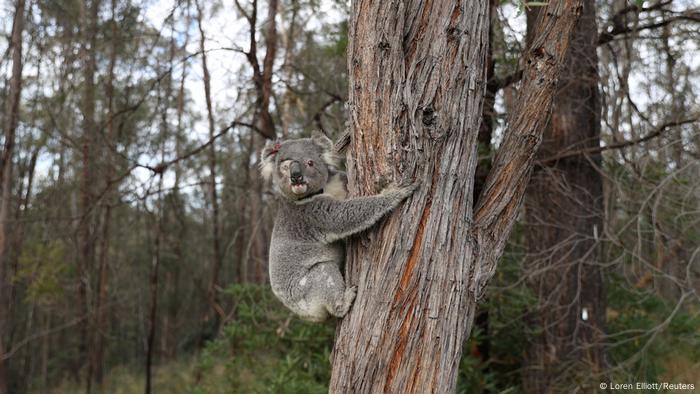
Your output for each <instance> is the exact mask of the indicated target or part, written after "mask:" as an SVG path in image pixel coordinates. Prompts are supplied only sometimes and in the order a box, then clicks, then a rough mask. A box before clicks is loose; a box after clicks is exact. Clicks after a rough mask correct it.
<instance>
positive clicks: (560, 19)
mask: <svg viewBox="0 0 700 394" xmlns="http://www.w3.org/2000/svg"><path fill="white" fill-rule="evenodd" d="M581 10H582V5H581V1H577V0H559V1H550V2H549V3H548V5H547V9H546V10H545V12H542V13H541V14H540V18H539V19H538V23H537V27H538V28H537V31H536V34H535V38H534V40H533V42H532V45H531V47H530V48H529V49H528V50H527V51H526V54H525V56H526V57H525V69H524V71H523V78H524V80H523V82H522V87H521V88H520V89H519V98H518V100H517V103H518V104H517V106H516V107H515V109H514V110H513V111H512V112H511V114H510V116H509V119H508V125H509V127H508V131H507V132H506V135H505V138H504V140H503V143H502V145H501V147H500V148H499V150H498V152H497V153H496V157H495V159H494V162H493V167H492V169H491V171H490V172H489V175H488V178H487V179H486V184H485V186H484V189H483V191H482V193H481V195H480V197H479V199H478V202H477V204H476V209H475V214H474V231H475V235H476V241H477V244H478V245H479V250H480V254H479V255H480V259H481V260H482V261H481V263H482V264H480V269H479V271H478V272H477V278H475V281H474V286H475V287H474V288H473V289H472V290H473V291H474V292H475V293H477V294H480V293H481V291H482V289H483V287H484V286H485V285H486V283H487V281H488V279H489V278H490V277H491V276H492V275H493V272H494V270H495V267H496V260H497V259H498V257H499V256H500V255H501V253H502V252H503V249H504V247H505V244H506V241H507V240H508V234H509V233H510V231H511V228H512V226H513V223H514V222H515V219H516V217H517V210H518V208H519V207H520V205H521V202H522V199H523V195H524V194H525V188H526V187H527V184H528V182H529V180H530V174H531V170H532V167H533V163H534V157H535V153H536V152H537V149H538V147H539V145H540V142H541V140H542V134H543V132H544V126H545V124H546V122H547V119H548V118H549V115H550V113H551V109H552V101H553V98H554V94H555V91H556V87H557V81H558V78H559V75H560V73H561V70H562V66H563V64H564V59H565V55H566V51H567V49H568V47H569V42H570V41H571V36H572V34H573V30H574V27H575V26H576V22H577V20H578V18H579V15H580V14H581Z"/></svg>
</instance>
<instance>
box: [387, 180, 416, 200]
mask: <svg viewBox="0 0 700 394" xmlns="http://www.w3.org/2000/svg"><path fill="white" fill-rule="evenodd" d="M418 186H419V183H418V182H415V183H412V184H409V185H405V186H397V185H396V184H394V183H392V184H390V185H389V186H388V187H387V188H386V189H384V190H382V193H381V194H383V195H386V194H395V195H396V196H397V197H398V198H399V199H400V200H403V199H404V198H407V197H408V196H410V195H411V194H413V192H415V191H416V189H418Z"/></svg>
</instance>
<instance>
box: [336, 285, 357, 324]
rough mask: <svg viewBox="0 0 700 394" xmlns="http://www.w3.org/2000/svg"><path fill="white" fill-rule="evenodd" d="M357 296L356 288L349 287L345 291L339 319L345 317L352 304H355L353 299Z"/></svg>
mask: <svg viewBox="0 0 700 394" xmlns="http://www.w3.org/2000/svg"><path fill="white" fill-rule="evenodd" d="M356 296H357V286H350V287H348V288H347V289H345V295H344V297H343V298H344V299H343V301H344V302H343V310H342V312H341V315H340V316H341V317H342V316H345V315H346V314H347V313H348V311H349V310H350V307H351V306H352V303H353V302H355V297H356Z"/></svg>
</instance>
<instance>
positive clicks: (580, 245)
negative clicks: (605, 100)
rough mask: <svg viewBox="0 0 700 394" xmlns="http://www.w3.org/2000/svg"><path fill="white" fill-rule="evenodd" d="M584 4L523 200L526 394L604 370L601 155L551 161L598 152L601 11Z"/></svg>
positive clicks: (563, 388)
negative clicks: (575, 151) (528, 299)
mask: <svg viewBox="0 0 700 394" xmlns="http://www.w3.org/2000/svg"><path fill="white" fill-rule="evenodd" d="M583 4H584V7H583V14H582V16H581V19H580V20H579V23H578V25H577V27H576V30H575V32H574V36H573V38H572V41H571V45H570V48H569V52H568V54H567V56H566V66H565V68H564V70H563V71H562V76H561V79H560V83H559V87H558V89H557V93H556V104H555V105H554V109H553V112H552V119H551V121H550V123H549V125H548V126H547V127H546V129H545V132H544V140H543V142H542V145H541V147H540V151H539V154H538V157H539V158H540V159H544V161H542V162H541V163H542V164H541V165H540V166H539V167H538V168H537V169H536V171H535V172H534V174H533V177H532V180H531V183H530V185H529V186H528V190H527V194H526V199H525V207H526V209H525V211H526V216H525V218H526V222H527V224H526V229H525V234H526V238H527V246H528V257H527V263H526V272H527V276H528V278H530V279H529V285H530V287H531V288H532V290H533V291H534V293H535V294H536V295H537V296H538V300H539V305H538V306H537V308H538V309H537V310H536V311H534V312H533V315H532V316H531V321H530V324H532V325H533V329H536V330H538V332H539V330H541V333H540V334H538V335H535V337H534V338H532V345H531V346H530V348H529V350H528V351H527V356H526V362H525V368H524V375H523V377H524V379H523V380H524V386H525V392H527V393H550V392H570V391H572V390H573V387H571V386H570V385H571V384H572V382H581V381H583V382H586V380H587V379H581V378H589V377H595V376H596V374H597V373H600V372H601V371H602V370H603V368H602V367H603V363H604V361H603V360H604V353H603V345H602V339H603V336H604V330H605V329H604V325H605V305H606V304H605V295H604V285H603V280H602V274H601V249H600V242H599V240H598V237H599V236H600V235H602V234H603V182H602V178H601V175H600V172H599V171H600V162H601V158H600V154H595V155H591V156H584V155H580V156H573V157H568V158H564V159H561V160H557V161H554V162H551V161H546V158H547V157H552V156H554V155H556V154H557V153H559V152H562V151H565V150H567V149H572V147H573V148H580V149H585V148H591V147H594V148H595V147H598V146H599V144H600V100H599V93H598V57H597V55H596V42H597V33H596V32H597V31H598V30H597V26H596V20H595V3H594V1H593V0H585V1H584V2H583ZM533 22H534V15H528V31H529V32H530V31H531V30H532V29H533V27H534V26H533V25H532V23H533ZM566 371H569V372H566ZM582 371H584V372H583V373H584V375H585V376H583V377H581V376H579V379H576V378H575V377H574V376H573V375H572V374H575V373H579V374H580V373H581V372H582ZM598 379H599V377H595V378H594V380H596V381H598ZM590 389H591V388H590V387H587V388H585V389H584V390H590Z"/></svg>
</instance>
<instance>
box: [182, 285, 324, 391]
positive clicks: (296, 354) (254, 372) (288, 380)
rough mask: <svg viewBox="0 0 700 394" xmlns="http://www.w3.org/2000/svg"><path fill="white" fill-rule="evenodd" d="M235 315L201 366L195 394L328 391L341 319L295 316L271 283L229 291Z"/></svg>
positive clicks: (205, 353) (202, 357)
mask: <svg viewBox="0 0 700 394" xmlns="http://www.w3.org/2000/svg"><path fill="white" fill-rule="evenodd" d="M227 294H228V295H230V296H231V298H232V299H233V300H234V303H235V317H234V318H233V320H232V321H231V322H230V323H229V324H228V325H226V326H225V328H224V329H223V333H222V335H221V336H220V339H217V340H216V341H213V342H210V343H209V344H208V345H207V346H206V348H205V350H204V351H203V352H202V355H201V357H200V358H199V361H198V365H197V366H196V375H197V381H196V383H194V384H193V386H192V388H191V389H192V392H193V393H275V394H276V393H281V394H282V393H289V394H292V393H299V394H302V393H325V392H327V391H328V388H327V384H328V380H329V379H330V351H331V346H332V343H333V333H334V326H335V322H333V321H330V322H328V323H326V324H313V323H307V322H304V321H301V320H299V319H298V318H297V317H295V316H293V315H292V314H291V313H290V312H289V311H288V310H287V309H286V308H285V307H284V306H283V305H282V304H281V303H280V302H279V301H277V299H276V298H275V297H274V295H273V294H272V292H271V291H270V289H269V286H260V285H234V286H232V287H231V288H229V289H228V290H227Z"/></svg>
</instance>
